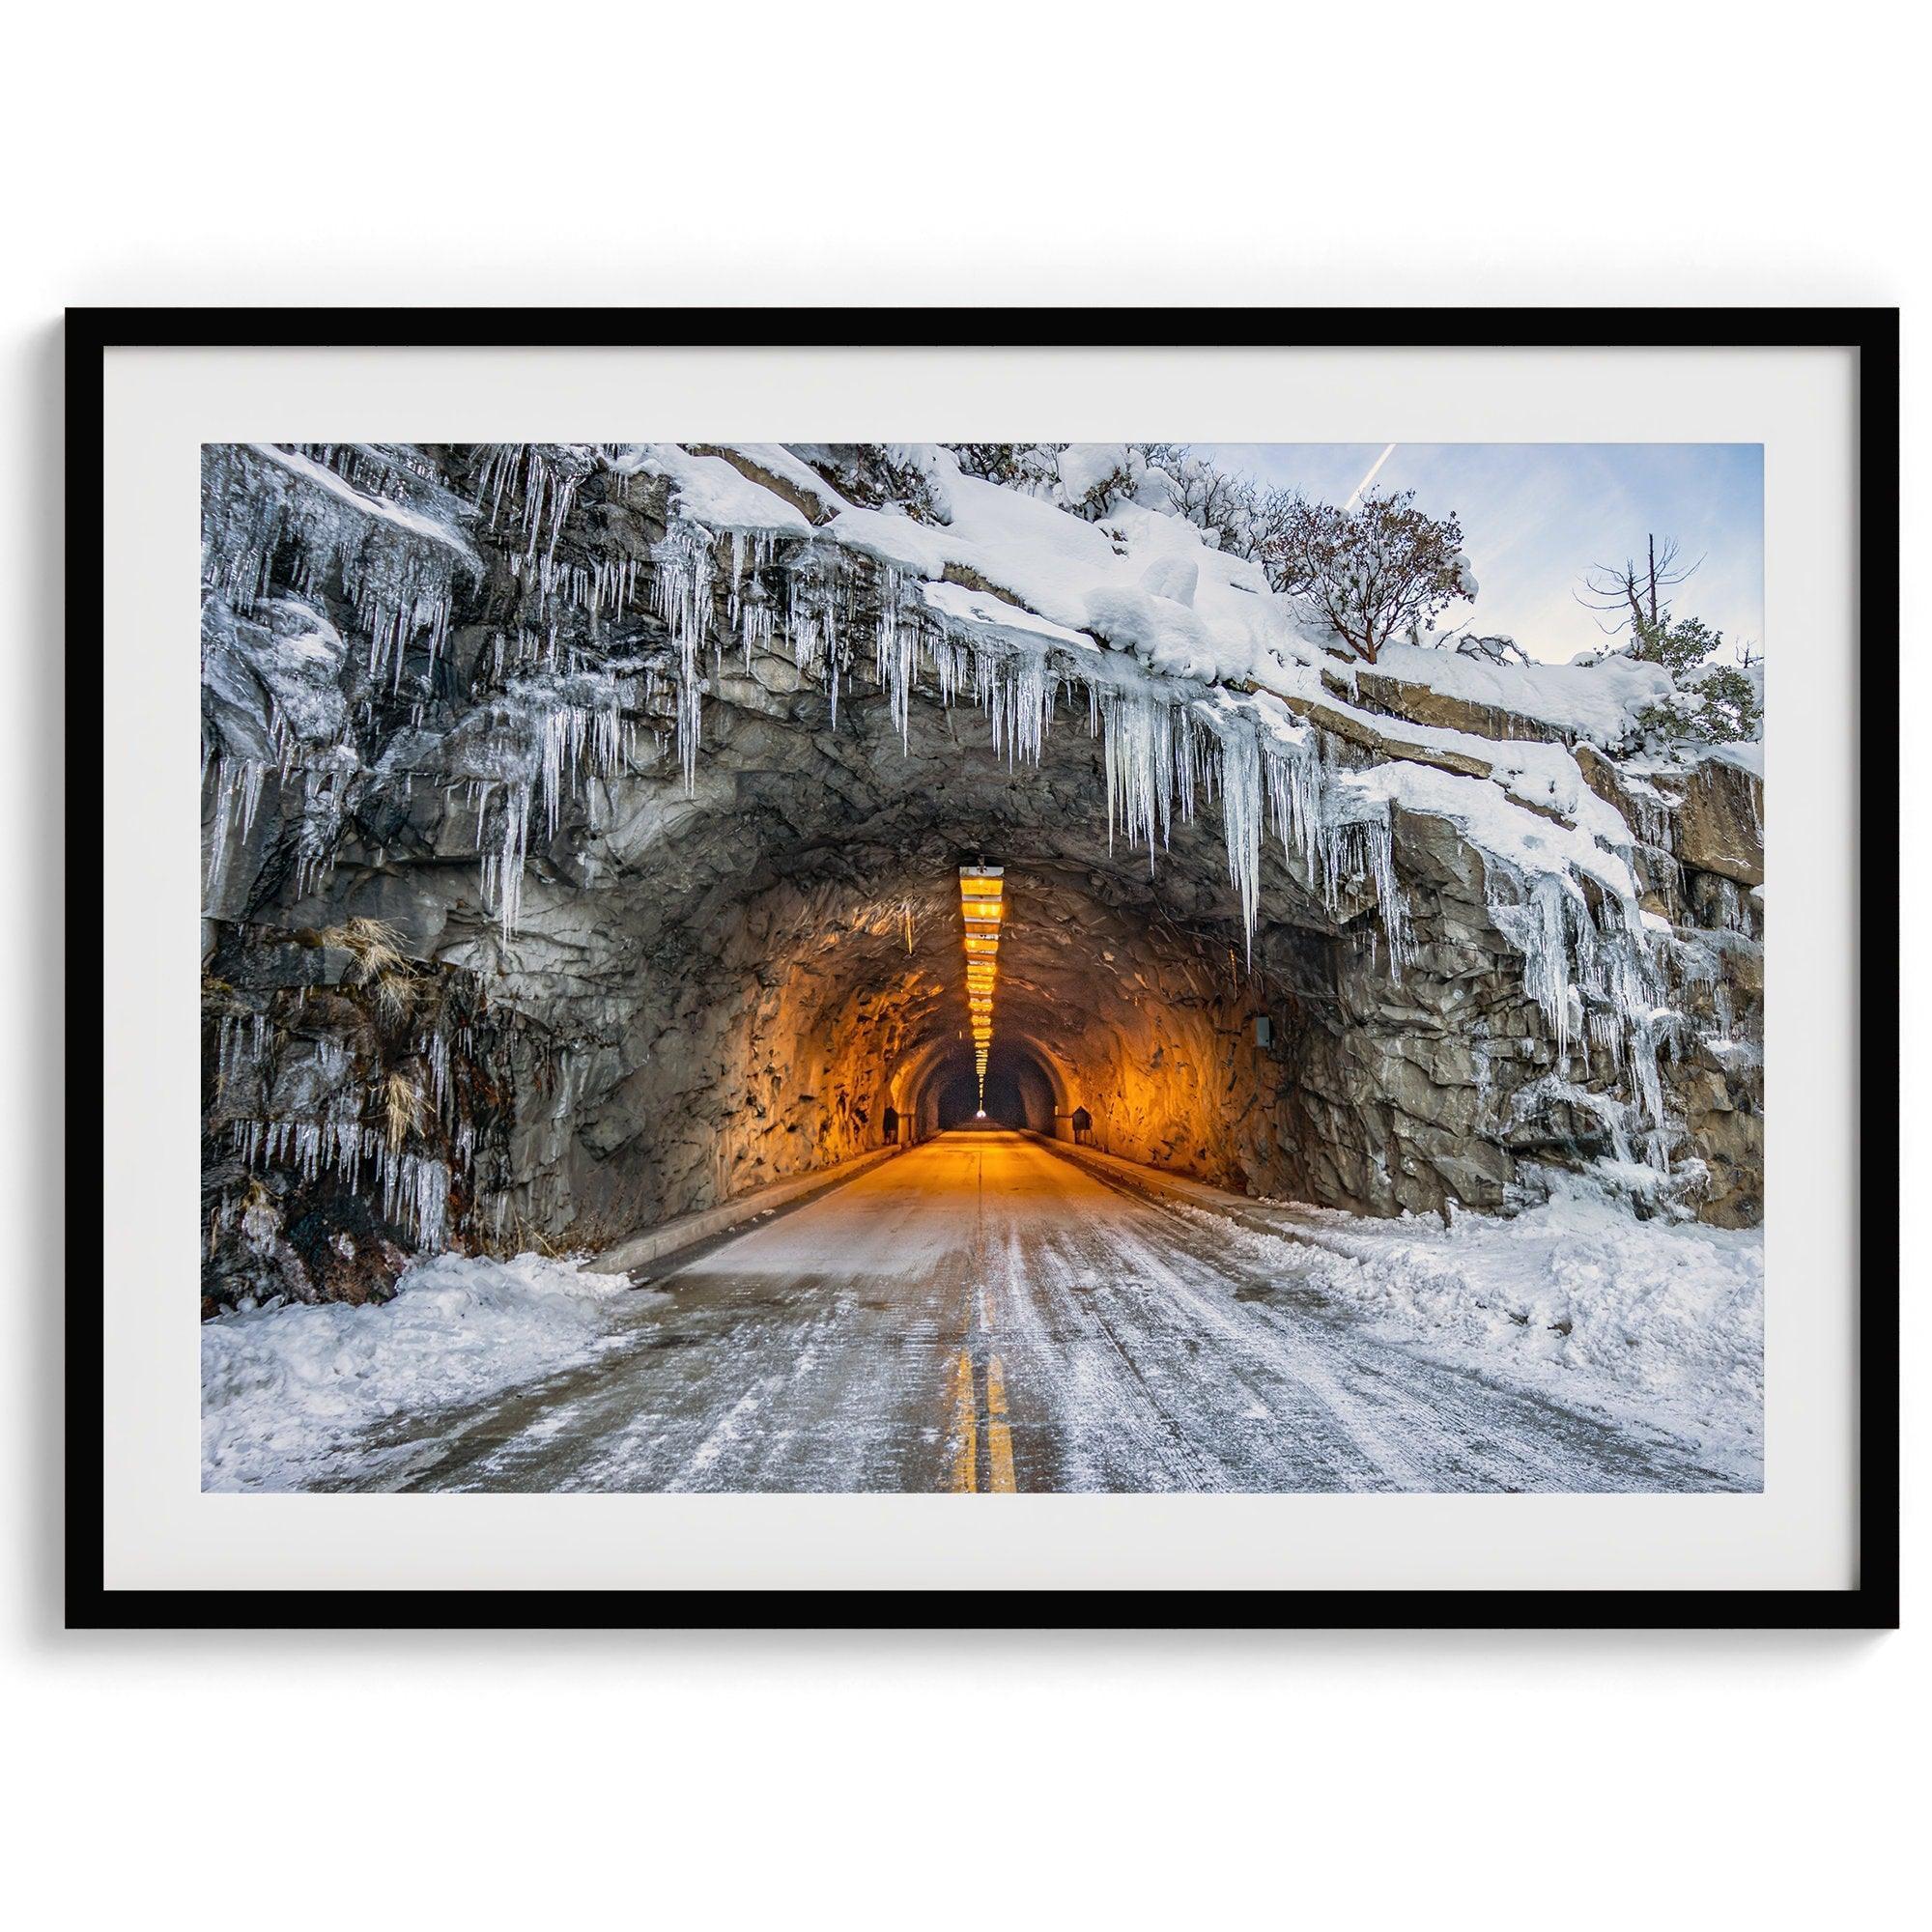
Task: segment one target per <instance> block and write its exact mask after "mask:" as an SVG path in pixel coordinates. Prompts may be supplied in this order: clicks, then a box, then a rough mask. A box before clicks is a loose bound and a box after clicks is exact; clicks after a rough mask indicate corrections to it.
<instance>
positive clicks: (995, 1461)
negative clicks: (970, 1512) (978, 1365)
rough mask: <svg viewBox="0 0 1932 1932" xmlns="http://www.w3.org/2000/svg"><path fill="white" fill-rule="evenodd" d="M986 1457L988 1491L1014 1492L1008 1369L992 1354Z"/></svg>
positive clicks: (989, 1371)
mask: <svg viewBox="0 0 1932 1932" xmlns="http://www.w3.org/2000/svg"><path fill="white" fill-rule="evenodd" d="M986 1454H987V1457H988V1459H989V1461H990V1462H991V1463H992V1476H993V1480H992V1485H991V1492H992V1493H993V1494H994V1495H1001V1494H1006V1495H1010V1494H1012V1493H1013V1490H1014V1484H1013V1435H1012V1431H1011V1430H1010V1429H1009V1428H1008V1427H1007V1366H1006V1364H1005V1363H1004V1362H1002V1361H1001V1360H1000V1358H999V1356H997V1355H995V1356H994V1357H993V1358H992V1360H991V1361H989V1362H988V1363H987V1364H986Z"/></svg>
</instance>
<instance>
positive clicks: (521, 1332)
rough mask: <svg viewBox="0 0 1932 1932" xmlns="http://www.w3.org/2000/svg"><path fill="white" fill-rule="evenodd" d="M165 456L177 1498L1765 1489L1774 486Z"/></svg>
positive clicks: (621, 460) (719, 462)
mask: <svg viewBox="0 0 1932 1932" xmlns="http://www.w3.org/2000/svg"><path fill="white" fill-rule="evenodd" d="M266 426H267V425H265V427H266ZM370 426H378V425H373V424H372V425H370ZM827 426H828V427H831V426H832V425H830V424H828V425H827ZM932 427H933V428H935V429H937V428H939V427H940V425H939V424H938V423H934V424H933V425H932ZM1363 427H1364V428H1365V429H1367V428H1369V427H1370V425H1368V424H1364V425H1363ZM1375 427H1376V428H1379V429H1383V430H1385V431H1393V430H1396V429H1398V428H1399V427H1400V425H1399V424H1397V423H1393V422H1389V423H1382V422H1379V421H1378V423H1377V424H1376V425H1375ZM199 459H200V556H201V583H200V610H199V616H200V638H201V642H200V686H199V708H200V782H201V851H200V854H199V859H198V867H199V880H200V892H201V926H200V955H201V980H200V1041H201V1067H200V1079H201V1094H200V1109H201V1140H200V1201H199V1209H198V1213H199V1223H198V1225H199V1231H200V1244H201V1253H200V1270H199V1272H200V1306H199V1320H200V1327H199V1335H200V1402H201V1409H200V1442H201V1469H200V1479H201V1488H202V1490H203V1491H204V1492H243V1493H264V1492H268V1493H276V1492H283V1493H285V1492H343V1491H355V1492H371V1491H402V1492H436V1491H440V1492H449V1491H456V1492H486V1493H487V1492H539V1493H556V1492H711V1493H727V1494H728V1493H755V1492H793V1493H801V1494H802V1493H819V1494H827V1493H833V1494H843V1493H849V1492H879V1493H891V1494H900V1495H917V1494H942V1493H951V1494H995V1493H1003V1492H1012V1493H1019V1494H1029V1493H1032V1494H1052V1495H1095V1494H1102V1495H1106V1494H1111V1495H1135V1496H1146V1495H1153V1494H1166V1493H1170V1492H1247V1493H1262V1494H1270V1495H1301V1494H1311V1493H1325V1492H1363V1493H1367V1494H1391V1493H1394V1494H1404V1493H1406V1494H1421V1495H1435V1494H1442V1493H1447V1492H1456V1493H1480V1494H1492V1495H1493V1494H1509V1493H1517V1492H1549V1493H1556V1494H1569V1495H1578V1494H1585V1493H1602V1492H1622V1493H1633V1492H1634V1493H1649V1494H1662V1493H1677V1492H1760V1491H1761V1490H1762V1489H1763V1488H1764V1483H1765V1466H1766V1465H1765V1427H1764V1397H1765V1386H1766V1381H1765V1377H1766V1324H1765V1250H1764V1239H1765V1228H1764V1221H1765V1193H1766V1188H1765V1146H1766V1123H1767V1104H1766V1095H1765V1083H1764V1038H1765V1032H1764V1013H1765V999H1766V976H1765V965H1764V961H1765V948H1764V940H1765V923H1766V919H1767V916H1768V915H1767V895H1768V893H1769V892H1770V891H1771V890H1772V889H1771V887H1770V886H1769V885H1768V882H1767V879H1766V875H1765V839H1764V825H1765V818H1766V811H1767V803H1766V794H1767V785H1768V784H1770V783H1772V782H1774V777H1773V775H1772V774H1770V773H1768V771H1767V768H1766V759H1765V755H1764V715H1765V701H1766V688H1767V680H1768V679H1775V678H1776V676H1777V674H1778V671H1777V669H1776V668H1774V666H1775V665H1776V663H1777V660H1778V654H1779V652H1780V651H1782V650H1785V649H1788V648H1791V639H1788V638H1787V637H1786V636H1785V635H1784V634H1783V633H1782V632H1780V631H1779V629H1778V626H1777V624H1776V621H1775V620H1774V621H1768V620H1767V611H1766V600H1765V566H1766V555H1765V545H1766V516H1765V460H1764V449H1763V447H1762V445H1761V444H1759V443H1756V442H1717V441H1709V440H1682V441H1655V440H1643V441H1628V442H1610V441H1598V442H1561V441H1548V442H1537V441H1495V442H1467V441H1464V442H1442V441H1433V442H1432V441H1415V442H1406V441H1387V440H1381V439H1380V438H1379V437H1377V436H1375V435H1373V434H1372V435H1369V436H1367V437H1365V438H1364V439H1363V440H1355V441H1318V442H1303V443H1293V442H1280V441H1263V440H1257V441H1251V442H1239V441H1196V442H1183V441H1158V440H1154V441H1128V442H1078V441H1035V442H922V443H910V442H903V443H902V442H722V441H721V442H706V441H685V442H625V441H611V442H467V443H466V442H456V443H434V442H406V441H394V442H298V441H284V442H267V441H265V442H237V441H209V442H205V443H204V444H203V445H202V447H201V449H200V452H199ZM178 616H179V621H178V625H176V626H175V627H174V628H171V629H170V630H169V632H168V635H167V636H166V637H164V638H155V639H150V640H148V641H147V642H145V643H144V644H143V646H142V648H143V649H144V650H149V651H160V652H162V653H164V654H165V656H166V658H167V660H168V663H169V665H170V666H172V667H178V672H179V676H180V677H181V678H182V679H183V680H185V679H186V678H187V676H188V652H187V650H186V648H185V637H184V636H183V635H182V633H183V632H184V631H185V626H186V623H187V621H188V616H189V613H188V611H186V610H185V609H182V610H181V611H179V613H178ZM170 621H171V623H173V621H174V620H170ZM169 674H170V675H171V676H172V675H174V674H175V672H174V671H172V670H171V671H170V673H169ZM184 755H185V748H184ZM1775 809H1776V808H1773V810H1775ZM184 857H185V855H184ZM184 911H185V908H184ZM153 938H154V943H155V944H156V947H161V946H163V945H167V944H171V943H172V942H170V941H169V940H168V939H167V936H166V935H164V934H162V933H159V932H156V933H155V934H154V935H153ZM1772 1118H1773V1119H1774V1120H1775V1119H1776V1107H1775V1105H1774V1109H1773V1113H1772ZM183 1207H184V1211H185V1203H184V1204H183ZM182 1299H183V1300H184V1302H185V1299H186V1294H185V1291H183V1292H182ZM179 1316H180V1319H181V1320H182V1321H193V1320H194V1313H193V1311H191V1310H190V1309H188V1308H187V1307H185V1306H183V1307H182V1308H181V1309H180V1311H179Z"/></svg>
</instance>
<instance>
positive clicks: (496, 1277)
mask: <svg viewBox="0 0 1932 1932" xmlns="http://www.w3.org/2000/svg"><path fill="white" fill-rule="evenodd" d="M630 1287H631V1284H630V1282H629V1280H628V1279H627V1278H626V1277H625V1276H623V1275H620V1274H590V1273H586V1272H584V1271H583V1270H582V1269H580V1268H579V1267H577V1266H576V1265H575V1264H571V1263H568V1262H554V1261H546V1260H545V1259H544V1258H543V1257H541V1256H539V1255H533V1254H526V1255H519V1256H518V1257H517V1258H516V1259H515V1260H514V1261H508V1262H497V1261H488V1260H482V1259H467V1258H465V1257H463V1256H459V1255H439V1256H437V1257H435V1258H434V1259H433V1260H430V1261H425V1262H421V1263H418V1264H416V1265H415V1266H414V1267H412V1268H411V1269H410V1270H409V1272H408V1273H407V1274H406V1275H405V1276H404V1277H403V1281H402V1287H401V1291H400V1292H399V1293H397V1295H396V1297H395V1299H394V1300H392V1301H390V1302H389V1303H388V1304H387V1305H386V1306H384V1307H380V1308H379V1307H364V1308H352V1307H350V1306H348V1305H347V1304H346V1303H343V1302H327V1303H324V1304H322V1305H321V1306H317V1307H310V1306H306V1305H303V1304H284V1305H282V1306H278V1307H270V1308H264V1309H257V1310H255V1311H253V1312H250V1313H246V1314H238V1315H231V1316H224V1317H222V1318H221V1319H220V1320H218V1321H209V1322H205V1323H203V1325H202V1330H201V1481H202V1488H203V1489H204V1490H229V1491H236V1490H291V1489H302V1488H306V1487H308V1486H309V1485H310V1484H311V1483H313V1482H314V1481H315V1480H317V1479H318V1478H321V1477H324V1476H326V1475H327V1473H328V1469H329V1464H330V1463H331V1461H332V1460H333V1459H334V1458H336V1457H338V1456H339V1455H340V1454H341V1453H342V1452H343V1451H344V1450H345V1449H346V1448H348V1446H349V1445H350V1444H351V1443H352V1442H353V1441H354V1440H355V1437H356V1436H358V1435H360V1434H361V1433H362V1432H363V1431H365V1430H366V1429H368V1428H369V1427H370V1426H371V1425H372V1424H375V1423H379V1422H382V1421H383V1420H384V1419H385V1418H386V1417H389V1416H393V1415H398V1414H409V1415H411V1416H417V1415H421V1414H424V1413H426V1412H428V1411H431V1410H434V1409H437V1408H440V1407H446V1406H450V1405H452V1404H456V1403H467V1402H475V1401H479V1400H481V1399H482V1398H483V1397H485V1396H489V1395H494V1394H496V1393H497V1392H498V1391H499V1390H502V1389H506V1388H511V1387H514V1386H515V1385H516V1384H517V1383H519V1382H525V1381H529V1380H532V1379H534V1378H537V1377H539V1376H544V1375H549V1374H552V1373H554V1371H556V1370H558V1369H565V1368H571V1367H574V1366H575V1365H577V1364H578V1363H580V1362H584V1361H587V1360H589V1359H590V1358H591V1357H592V1356H594V1355H596V1354H598V1353H600V1352H601V1351H602V1350H605V1349H606V1348H609V1347H611V1345H612V1343H613V1342H614V1341H615V1340H616V1339H617V1338H616V1336H614V1335H613V1334H612V1332H611V1316H612V1314H613V1313H614V1304H615V1301H616V1298H617V1297H619V1296H623V1295H626V1294H627V1293H628V1292H629V1291H630Z"/></svg>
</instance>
